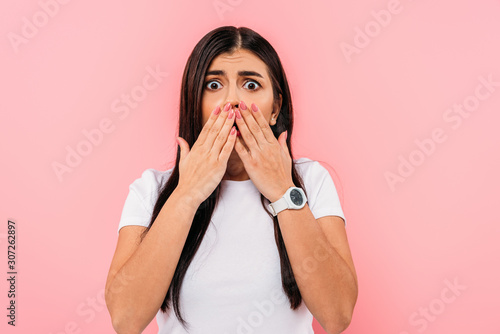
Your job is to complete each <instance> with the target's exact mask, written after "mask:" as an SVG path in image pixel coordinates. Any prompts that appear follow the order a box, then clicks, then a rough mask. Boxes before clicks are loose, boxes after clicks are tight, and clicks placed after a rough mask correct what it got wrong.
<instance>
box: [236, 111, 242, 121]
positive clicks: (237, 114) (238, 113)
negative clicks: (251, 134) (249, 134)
mask: <svg viewBox="0 0 500 334" xmlns="http://www.w3.org/2000/svg"><path fill="white" fill-rule="evenodd" d="M235 112H236V118H237V119H241V113H240V111H239V110H238V109H236V110H235Z"/></svg>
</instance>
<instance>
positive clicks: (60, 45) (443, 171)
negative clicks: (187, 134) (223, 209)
mask: <svg viewBox="0 0 500 334" xmlns="http://www.w3.org/2000/svg"><path fill="white" fill-rule="evenodd" d="M57 1H59V2H56V0H41V1H35V0H31V1H8V2H6V1H3V2H2V3H1V4H0V13H1V14H0V15H1V20H0V22H1V23H0V27H1V35H3V36H4V37H3V39H2V42H1V43H0V57H1V61H0V73H1V76H0V78H1V79H0V80H1V81H0V82H1V87H0V88H1V92H2V98H1V99H0V109H1V110H2V121H1V122H0V127H1V129H0V136H1V137H0V138H1V142H2V145H0V147H1V152H0V153H1V155H0V156H1V157H2V164H1V168H2V172H1V174H0V178H1V191H2V193H1V196H2V197H1V203H2V205H1V206H0V208H1V219H2V221H3V223H2V225H1V229H0V237H1V238H0V246H1V248H2V249H3V252H2V253H3V254H4V255H2V259H1V261H2V263H4V265H3V268H4V273H5V276H8V275H7V274H6V272H7V267H6V264H7V258H6V248H7V239H6V234H7V220H8V219H11V220H14V221H15V222H16V224H17V233H18V234H17V239H16V241H17V248H16V252H17V258H16V270H17V272H18V275H17V292H18V296H17V298H16V300H17V326H16V328H15V329H14V328H12V327H11V326H7V325H6V322H7V321H6V318H5V314H6V310H5V309H6V308H7V306H8V302H9V300H10V299H8V298H7V296H6V295H7V293H6V291H8V285H7V281H6V279H2V280H1V281H2V283H1V285H0V287H1V288H0V290H1V291H2V292H1V296H2V297H1V300H2V303H1V304H2V309H3V310H4V311H3V312H2V315H4V316H3V317H2V318H3V320H2V322H1V325H0V326H1V327H0V331H1V332H2V333H5V332H7V333H43V334H56V333H57V334H60V333H112V332H113V331H112V327H111V322H110V318H109V314H108V312H107V309H106V306H105V304H104V300H103V291H104V290H103V289H104V284H105V280H106V276H107V273H108V269H109V264H110V261H111V258H112V255H113V252H114V248H115V245H116V240H117V236H116V229H117V226H118V221H119V218H120V214H121V209H122V207H123V204H124V200H125V198H126V196H127V194H128V185H129V184H130V183H131V182H132V181H133V180H134V179H135V178H137V177H139V176H140V174H141V173H142V171H143V170H145V169H146V168H157V169H166V168H167V167H169V166H170V163H171V162H172V161H173V158H174V152H175V148H176V143H175V136H176V133H175V131H176V127H175V126H176V122H177V110H176V107H177V104H178V100H179V97H178V95H179V90H180V80H181V75H182V70H183V68H184V65H185V61H186V59H187V57H188V55H189V53H190V52H191V50H192V48H193V47H194V45H195V44H196V42H197V41H198V40H199V39H200V38H201V37H202V36H203V35H204V34H205V33H207V32H208V31H210V30H212V29H213V28H215V27H218V26H221V25H236V26H248V27H250V28H253V29H255V30H256V31H257V32H259V33H261V34H262V35H263V36H264V37H266V38H267V39H268V40H269V41H270V42H271V44H272V45H273V46H274V47H275V48H276V50H277V51H278V53H279V54H280V56H281V59H282V61H283V64H284V67H285V70H286V72H287V75H288V79H289V81H290V84H291V89H292V94H293V98H294V104H295V110H296V128H295V131H294V138H293V142H294V147H293V148H294V151H295V153H296V157H301V156H306V157H309V158H311V159H315V160H322V161H325V162H327V163H328V164H329V165H330V166H331V167H333V169H334V170H335V172H336V174H334V175H333V176H334V180H335V183H336V184H337V189H339V190H340V196H341V199H342V201H343V202H342V204H343V209H344V213H345V214H346V218H347V220H348V221H349V223H348V225H347V233H348V237H349V242H350V245H351V250H352V253H353V257H354V261H355V265H356V269H357V274H358V276H359V298H358V302H357V306H356V309H355V314H354V317H353V320H352V323H351V326H350V327H349V329H348V330H347V331H346V333H352V334H358V333H360V334H361V333H363V334H365V333H377V334H378V333H383V334H387V333H392V334H416V333H428V334H431V333H439V334H442V333H460V334H461V333H499V332H500V325H499V323H498V321H497V314H496V313H497V312H496V311H498V310H499V309H500V302H499V299H500V298H499V297H500V291H499V290H500V289H499V288H498V286H499V285H498V282H499V281H500V277H499V276H500V275H499V271H498V253H499V246H498V237H499V231H500V228H499V220H498V211H497V209H498V203H497V202H496V201H497V200H498V199H499V195H500V193H499V190H498V189H500V178H499V177H498V170H499V168H500V156H499V154H498V152H499V150H498V149H499V144H500V131H499V130H498V124H497V122H500V116H499V115H500V114H499V107H500V62H499V59H500V35H499V34H498V31H500V20H499V17H500V2H499V1H493V0H489V1H488V0H485V1H480V2H478V1H458V2H457V1H439V2H432V1H411V0H401V1H397V0H396V1H393V0H386V1H356V2H347V1H342V2H341V1H304V2H302V1H300V2H297V1H296V2H295V3H293V4H292V3H291V2H290V1H261V0H253V1H245V0H220V1H197V2H196V5H193V4H192V3H193V1H175V2H174V1H149V2H138V1H116V0H111V1H105V2H102V1H91V2H89V1H67V0H65V1H62V0H57ZM63 2H65V3H64V4H62V3H63ZM59 3H60V4H59ZM54 4H59V5H58V7H55V6H54ZM218 4H219V5H220V4H225V5H226V11H224V12H218V11H217V10H216V7H217V5H218ZM44 8H45V9H44ZM45 12H50V15H48V14H45ZM152 69H159V70H160V71H161V72H164V73H167V74H165V75H163V76H159V77H158V87H157V88H156V89H154V90H152V91H150V92H148V95H147V96H146V97H145V99H144V100H142V101H138V103H137V106H136V107H135V108H134V109H129V110H128V112H127V113H125V112H120V113H115V112H114V111H113V110H115V109H116V105H114V103H119V105H121V106H123V104H122V103H121V102H120V99H121V96H122V94H129V93H130V92H131V91H132V90H134V88H137V87H138V86H139V85H141V84H142V78H143V77H144V76H145V75H146V74H147V73H148V71H151V70H152ZM488 81H489V82H490V83H488ZM113 106H114V107H113ZM460 108H462V109H461V110H460ZM99 127H101V129H102V131H104V130H106V131H107V133H104V134H103V136H102V138H101V139H100V141H98V142H95V144H92V145H90V146H88V147H84V146H85V141H86V136H85V135H84V132H85V131H92V130H93V129H96V128H99ZM77 148H79V149H85V148H87V149H88V154H87V155H86V156H83V157H82V158H81V160H80V161H76V160H75V161H73V163H74V167H72V168H70V169H71V171H70V172H67V173H64V174H63V175H62V176H60V177H58V175H57V174H56V172H55V171H54V169H53V164H54V163H61V164H66V162H65V159H66V156H67V152H68V151H67V150H68V149H70V150H73V149H77ZM403 161H406V162H403ZM495 242H496V244H495ZM450 286H455V287H454V288H450ZM156 329H157V325H156V320H153V322H152V323H151V325H150V326H149V327H148V330H147V331H146V332H145V333H155V331H156ZM315 329H316V333H323V330H322V329H321V327H320V326H319V324H318V323H315Z"/></svg>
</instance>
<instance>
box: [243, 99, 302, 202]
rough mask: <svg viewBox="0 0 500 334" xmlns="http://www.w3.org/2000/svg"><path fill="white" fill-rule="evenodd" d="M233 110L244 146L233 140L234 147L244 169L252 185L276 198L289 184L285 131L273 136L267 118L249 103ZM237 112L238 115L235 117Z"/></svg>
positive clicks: (291, 185)
mask: <svg viewBox="0 0 500 334" xmlns="http://www.w3.org/2000/svg"><path fill="white" fill-rule="evenodd" d="M240 106H241V108H240V109H239V110H238V109H236V110H235V111H236V124H237V125H238V129H239V130H240V133H241V137H243V140H244V141H245V144H246V145H247V146H248V150H247V149H246V148H245V146H244V145H243V143H242V139H241V137H238V138H237V139H236V146H235V150H236V153H238V155H239V157H240V159H241V160H242V161H243V165H244V166H245V170H246V172H247V174H248V176H249V177H250V179H251V180H252V182H253V184H254V185H255V186H256V187H257V189H259V191H260V192H261V194H262V195H264V197H266V198H267V199H268V200H269V201H270V202H271V203H272V202H275V201H277V200H278V199H280V198H281V197H282V196H283V195H284V194H285V192H286V191H287V189H288V188H290V187H293V186H294V183H293V180H292V158H291V157H290V154H289V152H288V147H287V145H286V133H285V132H283V133H281V134H280V136H279V138H278V140H276V138H275V137H274V134H273V131H272V130H271V127H270V126H269V122H268V120H266V118H265V117H264V115H263V114H262V112H261V111H260V110H259V108H258V107H257V106H256V105H255V104H254V103H252V106H251V108H248V107H247V106H246V105H245V104H244V103H241V104H240ZM240 114H241V116H243V117H242V118H238V116H239V115H240Z"/></svg>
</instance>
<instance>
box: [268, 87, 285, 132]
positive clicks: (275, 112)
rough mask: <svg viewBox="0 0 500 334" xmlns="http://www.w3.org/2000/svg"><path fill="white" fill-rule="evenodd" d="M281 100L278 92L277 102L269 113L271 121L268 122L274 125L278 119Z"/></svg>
mask: <svg viewBox="0 0 500 334" xmlns="http://www.w3.org/2000/svg"><path fill="white" fill-rule="evenodd" d="M282 102H283V97H282V96H281V94H280V99H279V101H278V102H277V103H275V107H276V109H275V110H273V112H272V113H271V121H270V122H269V124H270V125H275V124H276V120H277V119H278V115H279V113H280V111H281V104H282Z"/></svg>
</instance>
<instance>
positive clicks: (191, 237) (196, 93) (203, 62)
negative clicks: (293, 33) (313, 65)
mask: <svg viewBox="0 0 500 334" xmlns="http://www.w3.org/2000/svg"><path fill="white" fill-rule="evenodd" d="M237 49H245V50H248V51H251V52H253V53H254V54H255V55H257V56H258V57H259V58H260V59H261V60H262V61H263V62H264V63H266V64H267V70H268V75H269V76H270V78H271V82H272V86H273V96H274V105H275V107H276V108H278V107H279V95H280V94H281V96H282V104H281V110H280V112H279V114H278V118H277V121H276V124H275V125H273V126H271V129H272V130H273V133H274V136H275V137H276V138H278V137H279V135H280V134H281V133H282V132H283V131H285V130H287V131H288V133H287V139H286V143H287V146H288V150H289V153H290V156H291V157H292V179H293V182H294V184H295V185H296V186H297V187H300V188H302V189H303V190H304V191H306V190H305V187H304V185H303V181H302V178H301V176H300V175H299V173H297V170H296V167H295V162H294V161H293V154H292V149H291V147H292V145H291V140H292V138H293V108H292V100H291V96H290V89H289V87H288V82H287V79H286V76H285V72H284V70H283V67H282V65H281V61H280V59H279V57H278V54H277V53H276V51H275V50H274V48H273V47H272V46H271V44H269V42H268V41H267V40H265V39H264V38H263V37H262V36H260V35H259V34H258V33H256V32H255V31H253V30H251V29H249V28H245V27H240V28H236V27H233V26H224V27H219V28H217V29H214V30H212V31H211V32H209V33H208V34H206V35H205V36H204V37H203V38H202V39H201V40H200V41H199V42H198V44H196V46H195V48H194V49H193V51H192V53H191V55H190V56H189V58H188V60H187V63H186V67H185V69H184V74H183V77H182V87H181V96H180V107H179V136H180V137H182V138H184V139H185V140H186V141H187V142H188V144H189V147H192V145H193V144H194V143H195V141H196V139H197V137H198V135H199V133H200V132H201V129H202V128H203V124H202V113H201V102H202V101H201V100H202V94H203V87H204V85H203V83H204V78H205V74H206V71H207V69H208V67H209V66H210V63H211V62H212V60H213V59H214V58H215V57H217V56H218V55H220V54H222V53H230V54H231V53H233V52H234V51H235V50H237ZM179 160H180V148H179V147H178V149H177V158H176V161H175V167H174V168H173V171H172V173H171V175H170V177H169V178H168V181H167V182H166V183H165V185H162V186H161V187H160V189H159V196H158V200H157V202H156V204H155V207H154V209H153V214H152V217H151V221H150V223H149V227H148V228H147V229H146V230H145V231H144V233H143V234H142V235H141V241H142V239H143V238H144V236H145V235H146V234H147V232H148V231H149V229H150V228H151V226H152V225H153V223H154V221H155V219H156V217H157V216H158V214H159V213H160V210H161V209H162V207H163V205H164V204H165V202H166V201H167V199H168V198H169V196H170V195H171V194H172V192H173V191H174V189H175V188H176V187H177V184H178V182H179ZM219 192H220V184H219V185H218V186H217V188H216V189H215V190H214V191H213V193H212V194H211V195H210V196H209V197H208V198H207V199H206V200H205V201H204V202H203V203H202V204H201V205H200V206H199V208H198V210H197V211H196V213H195V216H194V218H193V222H192V225H191V228H190V230H189V234H188V236H187V239H186V243H185V244H184V248H183V249H182V253H181V256H180V259H179V262H178V264H177V267H176V268H175V272H174V276H173V278H172V282H171V283H170V287H169V289H168V291H167V295H166V297H165V300H164V301H163V304H162V305H161V310H162V312H164V313H165V312H167V309H168V308H169V307H170V306H169V302H170V297H172V302H173V306H174V310H175V314H176V316H177V318H178V319H179V321H180V322H181V323H182V325H183V326H184V327H185V326H186V321H185V320H184V319H183V318H182V316H181V314H180V308H179V294H180V289H181V286H182V281H183V278H184V276H185V274H186V271H187V269H188V267H189V264H190V263H191V261H192V259H193V257H194V255H195V254H196V251H197V250H198V248H199V246H200V244H201V242H202V240H203V237H204V235H205V231H206V230H207V228H208V225H209V223H210V219H211V217H212V213H213V211H214V208H215V205H216V203H217V200H218V198H219ZM306 196H307V192H306ZM264 200H265V197H264V196H263V195H262V194H261V203H262V206H263V207H264V210H266V211H267V213H268V214H269V216H270V217H271V218H272V219H273V221H274V237H275V240H276V246H277V248H278V252H279V256H280V263H281V278H282V286H283V290H284V292H285V294H286V295H287V296H288V299H289V301H290V308H291V309H293V310H295V309H297V308H298V307H299V306H300V304H301V303H302V296H301V294H300V291H299V289H298V286H297V283H296V281H295V277H294V275H293V272H292V267H291V265H290V261H289V259H288V255H287V252H286V248H285V244H284V242H283V238H282V236H281V230H280V227H279V224H278V218H277V216H276V217H273V215H272V214H271V213H270V212H269V210H268V209H267V208H266V203H265V202H264Z"/></svg>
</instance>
